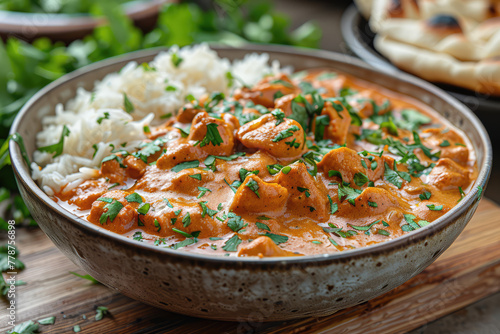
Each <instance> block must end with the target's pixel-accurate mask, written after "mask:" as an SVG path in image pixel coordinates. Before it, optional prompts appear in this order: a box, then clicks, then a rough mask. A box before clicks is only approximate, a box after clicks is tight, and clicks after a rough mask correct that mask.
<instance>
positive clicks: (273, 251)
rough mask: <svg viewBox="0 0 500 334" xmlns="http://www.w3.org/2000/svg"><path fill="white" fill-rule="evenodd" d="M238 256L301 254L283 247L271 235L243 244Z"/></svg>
mask: <svg viewBox="0 0 500 334" xmlns="http://www.w3.org/2000/svg"><path fill="white" fill-rule="evenodd" d="M238 256H258V257H260V258H263V257H277V256H300V254H295V253H292V252H289V251H287V250H284V249H281V248H279V247H278V245H276V244H275V243H274V242H273V241H272V240H271V238H269V237H265V236H262V237H258V238H257V239H255V240H254V241H252V242H251V243H249V244H248V245H245V246H241V247H240V250H239V251H238Z"/></svg>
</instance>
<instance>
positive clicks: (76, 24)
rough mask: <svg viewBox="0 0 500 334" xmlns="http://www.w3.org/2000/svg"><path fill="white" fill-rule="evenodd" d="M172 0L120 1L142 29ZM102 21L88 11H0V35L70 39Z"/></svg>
mask: <svg viewBox="0 0 500 334" xmlns="http://www.w3.org/2000/svg"><path fill="white" fill-rule="evenodd" d="M167 2H173V1H172V0H136V1H132V2H129V3H125V4H124V5H123V8H124V11H125V13H126V14H127V16H128V17H129V18H130V19H132V20H133V21H134V23H135V24H136V25H137V26H138V27H140V28H141V29H143V30H149V29H152V28H153V27H154V25H155V23H156V18H157V16H158V12H159V10H160V8H161V6H163V5H164V4H165V3H167ZM104 21H105V19H103V18H95V17H93V16H91V15H89V14H52V13H21V12H9V11H0V36H2V37H3V38H7V37H10V36H13V37H17V38H19V39H22V40H25V41H33V40H35V39H36V38H38V37H49V38H50V39H52V40H55V41H63V42H67V43H69V42H71V41H74V40H76V39H80V38H83V37H84V36H86V35H88V34H90V33H92V31H93V30H94V28H95V27H97V26H98V25H100V24H102V23H103V22H104Z"/></svg>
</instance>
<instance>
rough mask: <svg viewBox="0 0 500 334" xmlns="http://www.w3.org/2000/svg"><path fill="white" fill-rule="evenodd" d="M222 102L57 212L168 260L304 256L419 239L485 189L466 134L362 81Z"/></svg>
mask: <svg viewBox="0 0 500 334" xmlns="http://www.w3.org/2000/svg"><path fill="white" fill-rule="evenodd" d="M220 98H221V96H219V97H217V96H215V95H214V96H212V97H208V96H207V97H205V98H202V99H200V101H196V100H193V101H191V102H190V103H188V104H186V106H185V107H184V108H182V109H181V110H180V111H179V113H178V115H177V116H174V117H172V118H171V119H169V120H167V121H166V122H165V123H164V124H162V125H160V126H158V127H156V128H151V132H150V133H148V136H149V140H147V141H145V143H144V145H146V146H145V147H143V148H138V152H123V151H118V152H116V153H114V154H113V156H110V157H109V159H105V160H107V161H104V162H103V163H102V166H101V170H100V177H99V178H97V179H93V180H86V181H84V182H83V183H82V184H80V185H79V186H78V187H76V188H74V189H72V190H70V191H66V192H65V191H64V189H63V191H62V192H60V193H58V194H56V198H57V200H58V201H59V202H60V203H62V204H63V205H65V206H66V207H69V208H70V209H71V210H72V211H73V212H75V213H76V214H77V215H80V216H82V217H84V218H86V219H87V220H88V221H90V222H91V223H94V224H96V225H98V226H102V227H103V228H105V229H108V230H110V231H113V232H116V233H119V234H122V235H125V236H127V237H130V238H134V239H135V240H137V241H138V242H150V243H154V244H155V245H157V246H159V247H171V248H174V249H178V250H179V251H189V252H198V253H206V254H213V255H226V256H235V255H237V256H260V257H264V256H299V255H308V254H320V253H332V252H338V251H343V250H347V249H353V248H358V247H366V246H369V245H372V244H376V243H379V242H384V241H387V240H390V239H394V238H397V237H399V236H401V235H403V234H405V233H411V231H412V230H415V229H419V228H421V227H424V226H425V225H427V224H429V223H432V222H433V221H434V220H436V219H437V218H439V217H441V216H442V215H444V214H445V213H446V212H448V211H449V210H450V209H452V208H453V207H454V206H455V205H457V203H458V202H459V200H460V199H461V198H462V196H463V194H464V193H466V192H467V191H468V190H469V188H470V185H471V183H472V182H473V181H474V179H475V178H476V174H477V170H476V161H475V156H474V152H473V150H472V147H471V145H470V143H469V141H468V139H467V138H466V137H465V136H464V134H463V133H461V132H460V131H459V130H458V129H456V128H454V127H453V126H452V125H451V124H449V123H448V122H447V121H446V120H445V119H443V118H442V117H440V116H439V115H438V114H437V113H436V112H435V111H433V110H432V109H431V108H429V107H428V106H425V105H423V104H421V103H419V102H417V101H416V100H413V99H411V98H408V97H405V96H401V95H399V94H396V93H394V92H392V91H390V90H388V89H385V88H382V87H379V86H376V85H374V84H371V83H368V82H366V81H363V80H360V79H356V78H352V77H350V76H347V75H343V74H340V73H334V72H331V71H328V70H316V71H309V72H305V73H297V74H295V75H294V76H292V78H289V77H288V76H286V75H284V74H281V75H278V76H275V77H266V78H264V79H263V80H262V81H261V82H260V83H258V84H257V85H255V86H254V87H244V88H242V89H239V90H237V91H235V92H234V94H233V95H232V96H230V97H225V101H223V100H220ZM360 123H361V124H360ZM180 129H183V130H180ZM413 130H414V131H415V133H417V135H418V136H417V137H415V135H414V133H413ZM370 134H371V136H370ZM416 141H417V142H416ZM418 141H419V142H418ZM398 143H399V144H398ZM401 147H403V148H402V150H403V151H406V153H407V154H405V152H403V153H401V152H402V151H401ZM316 151H319V152H316ZM366 151H367V152H366ZM311 152H315V153H311ZM401 159H402V160H401ZM395 160H396V161H398V163H397V165H396V168H397V171H395V170H394V162H395ZM313 161H314V162H313ZM422 169H424V170H422Z"/></svg>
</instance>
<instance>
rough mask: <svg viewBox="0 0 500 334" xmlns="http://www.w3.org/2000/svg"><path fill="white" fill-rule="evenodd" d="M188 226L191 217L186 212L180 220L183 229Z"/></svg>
mask: <svg viewBox="0 0 500 334" xmlns="http://www.w3.org/2000/svg"><path fill="white" fill-rule="evenodd" d="M190 224H191V215H190V214H189V212H187V213H186V214H185V215H184V218H182V225H183V226H184V227H188V226H189V225H190Z"/></svg>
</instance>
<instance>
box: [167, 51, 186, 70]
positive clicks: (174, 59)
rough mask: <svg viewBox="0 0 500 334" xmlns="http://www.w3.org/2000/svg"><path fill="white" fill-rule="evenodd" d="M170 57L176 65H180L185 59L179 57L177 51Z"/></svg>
mask: <svg viewBox="0 0 500 334" xmlns="http://www.w3.org/2000/svg"><path fill="white" fill-rule="evenodd" d="M170 59H171V60H172V65H174V67H179V66H180V64H181V63H182V62H183V61H184V59H183V58H181V57H179V55H178V54H177V53H176V52H174V53H172V56H171V58H170Z"/></svg>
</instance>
